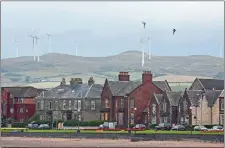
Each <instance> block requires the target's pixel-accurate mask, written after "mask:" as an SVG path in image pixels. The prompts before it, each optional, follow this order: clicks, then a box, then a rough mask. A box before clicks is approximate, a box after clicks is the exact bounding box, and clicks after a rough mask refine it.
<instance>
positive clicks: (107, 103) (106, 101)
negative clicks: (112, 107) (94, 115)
mask: <svg viewBox="0 0 225 148" xmlns="http://www.w3.org/2000/svg"><path fill="white" fill-rule="evenodd" d="M105 108H109V99H108V98H105Z"/></svg>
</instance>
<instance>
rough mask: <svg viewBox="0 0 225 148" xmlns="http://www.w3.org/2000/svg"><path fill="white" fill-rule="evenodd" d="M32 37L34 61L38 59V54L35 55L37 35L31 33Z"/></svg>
mask: <svg viewBox="0 0 225 148" xmlns="http://www.w3.org/2000/svg"><path fill="white" fill-rule="evenodd" d="M29 36H30V37H31V38H32V45H33V52H34V61H35V60H36V55H35V37H34V36H32V35H29Z"/></svg>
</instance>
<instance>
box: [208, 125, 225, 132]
mask: <svg viewBox="0 0 225 148" xmlns="http://www.w3.org/2000/svg"><path fill="white" fill-rule="evenodd" d="M222 130H223V127H222V126H219V125H217V126H213V127H212V128H211V129H209V131H222Z"/></svg>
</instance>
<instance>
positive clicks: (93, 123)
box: [63, 120, 105, 126]
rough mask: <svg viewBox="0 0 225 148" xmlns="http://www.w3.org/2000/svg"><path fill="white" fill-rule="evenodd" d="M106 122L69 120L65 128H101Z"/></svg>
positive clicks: (65, 123)
mask: <svg viewBox="0 0 225 148" xmlns="http://www.w3.org/2000/svg"><path fill="white" fill-rule="evenodd" d="M104 122H105V121H102V120H93V121H77V120H67V121H65V122H64V124H63V125H64V126H78V125H79V126H99V125H100V124H103V123H104Z"/></svg>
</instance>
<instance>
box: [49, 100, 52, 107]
mask: <svg viewBox="0 0 225 148" xmlns="http://www.w3.org/2000/svg"><path fill="white" fill-rule="evenodd" d="M49 109H52V101H50V102H49Z"/></svg>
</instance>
